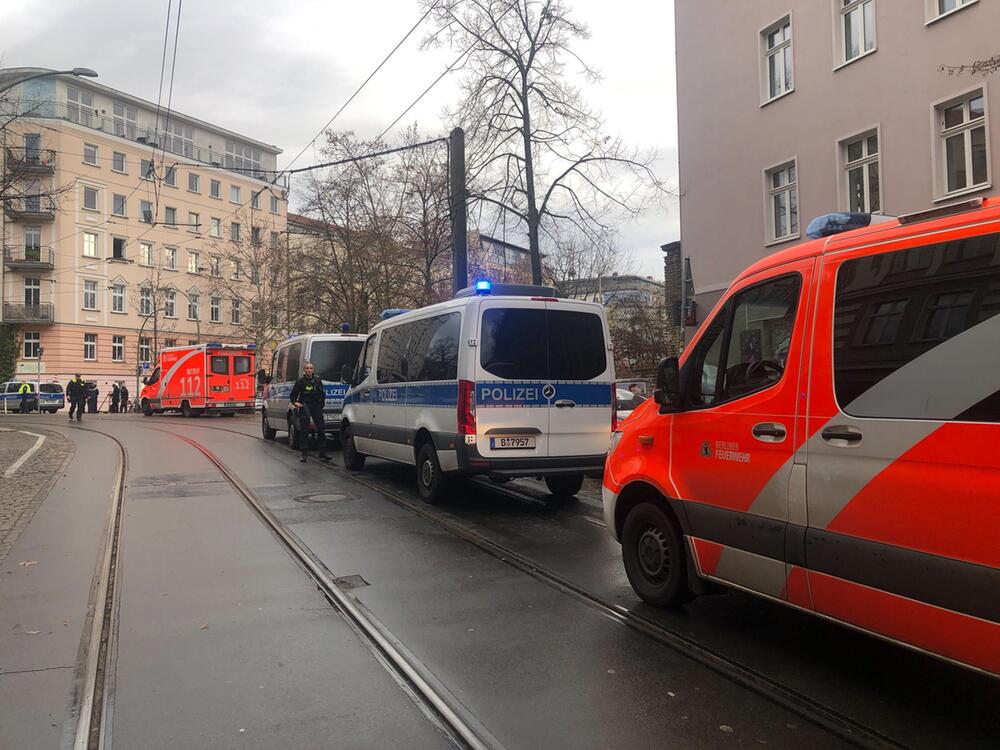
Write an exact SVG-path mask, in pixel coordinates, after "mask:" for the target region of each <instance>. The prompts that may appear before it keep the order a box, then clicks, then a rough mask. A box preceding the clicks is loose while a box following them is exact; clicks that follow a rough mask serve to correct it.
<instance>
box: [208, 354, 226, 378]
mask: <svg viewBox="0 0 1000 750" xmlns="http://www.w3.org/2000/svg"><path fill="white" fill-rule="evenodd" d="M210 366H211V368H212V374H213V375H228V374H229V357H227V356H225V355H217V356H214V357H212V358H211V364H210Z"/></svg>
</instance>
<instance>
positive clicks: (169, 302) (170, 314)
mask: <svg viewBox="0 0 1000 750" xmlns="http://www.w3.org/2000/svg"><path fill="white" fill-rule="evenodd" d="M163 316H164V317H166V318H176V317H177V292H175V291H174V290H173V289H167V290H166V291H165V292H164V293H163Z"/></svg>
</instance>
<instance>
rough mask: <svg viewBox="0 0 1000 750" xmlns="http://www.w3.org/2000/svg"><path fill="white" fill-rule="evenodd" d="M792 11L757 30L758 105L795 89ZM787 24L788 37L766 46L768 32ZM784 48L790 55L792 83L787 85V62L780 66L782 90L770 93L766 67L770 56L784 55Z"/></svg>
mask: <svg viewBox="0 0 1000 750" xmlns="http://www.w3.org/2000/svg"><path fill="white" fill-rule="evenodd" d="M792 15H793V14H792V11H791V10H789V11H788V12H787V13H785V14H784V15H782V16H781V17H779V18H777V19H775V20H774V21H772V22H771V23H769V24H767V25H766V26H764V27H762V28H761V29H760V30H759V31H758V32H757V67H758V76H759V79H760V80H759V86H760V92H759V93H760V106H761V107H766V106H767V105H768V104H771V103H772V102H776V101H778V100H779V99H782V98H784V97H786V96H788V95H789V94H791V93H793V92H794V91H795V24H794V23H793V18H792ZM786 25H787V26H788V39H787V40H782V42H781V43H780V44H777V45H775V46H774V47H768V46H767V36H768V34H770V33H772V32H774V31H775V30H777V29H782V28H784V27H785V26H786ZM785 50H787V55H790V56H791V70H792V83H791V86H788V85H787V78H786V70H787V63H786V64H785V65H783V66H782V69H781V70H782V73H781V76H782V82H783V84H784V91H782V92H781V93H779V94H775V95H773V96H772V95H771V76H770V70H769V67H768V64H769V61H770V58H771V57H773V56H775V55H777V54H779V53H782V54H783V57H784V53H785Z"/></svg>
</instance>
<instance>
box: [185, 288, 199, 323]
mask: <svg viewBox="0 0 1000 750" xmlns="http://www.w3.org/2000/svg"><path fill="white" fill-rule="evenodd" d="M192 310H193V311H194V315H193V316H192V315H191V312H192ZM187 319H188V320H201V293H200V292H197V291H190V292H188V293H187Z"/></svg>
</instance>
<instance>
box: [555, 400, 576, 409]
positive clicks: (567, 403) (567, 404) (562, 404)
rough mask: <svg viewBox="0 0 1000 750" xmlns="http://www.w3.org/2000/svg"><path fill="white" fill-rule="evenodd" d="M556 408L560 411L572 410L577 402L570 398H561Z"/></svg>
mask: <svg viewBox="0 0 1000 750" xmlns="http://www.w3.org/2000/svg"><path fill="white" fill-rule="evenodd" d="M556 406H557V407H558V408H560V409H572V408H573V407H574V406H576V401H572V400H570V399H568V398H561V399H558V400H557V401H556Z"/></svg>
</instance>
